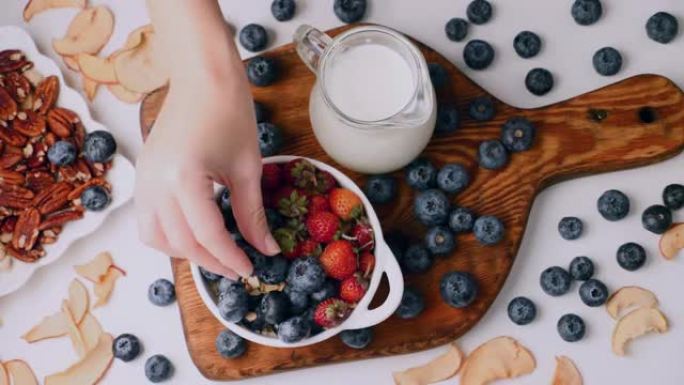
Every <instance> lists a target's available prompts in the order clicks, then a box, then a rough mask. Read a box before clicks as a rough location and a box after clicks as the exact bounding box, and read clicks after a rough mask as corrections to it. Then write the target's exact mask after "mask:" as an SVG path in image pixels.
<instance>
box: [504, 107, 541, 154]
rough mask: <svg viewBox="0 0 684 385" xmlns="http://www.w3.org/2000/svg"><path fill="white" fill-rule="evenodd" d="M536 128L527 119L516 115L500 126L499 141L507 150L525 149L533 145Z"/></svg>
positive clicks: (517, 150)
mask: <svg viewBox="0 0 684 385" xmlns="http://www.w3.org/2000/svg"><path fill="white" fill-rule="evenodd" d="M536 136H537V128H536V127H535V126H534V124H532V122H530V121H529V120H527V119H525V118H523V117H521V116H516V117H513V118H510V119H508V120H507V121H506V123H504V124H503V126H501V142H502V143H503V145H504V146H505V147H506V149H507V150H508V151H511V152H522V151H527V150H529V149H530V148H532V145H534V140H535V138H536Z"/></svg>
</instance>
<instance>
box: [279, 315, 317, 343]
mask: <svg viewBox="0 0 684 385" xmlns="http://www.w3.org/2000/svg"><path fill="white" fill-rule="evenodd" d="M310 333H311V322H309V320H308V319H306V317H303V316H295V317H292V318H289V319H287V320H285V321H283V322H281V323H280V324H278V338H280V340H281V341H283V342H285V343H288V344H291V343H295V342H299V341H301V340H303V339H304V338H306V337H308V336H309V334H310Z"/></svg>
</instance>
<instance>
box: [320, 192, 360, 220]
mask: <svg viewBox="0 0 684 385" xmlns="http://www.w3.org/2000/svg"><path fill="white" fill-rule="evenodd" d="M328 202H329V203H330V209H331V210H332V212H333V213H335V215H337V216H338V217H340V218H342V219H343V220H345V221H348V220H350V219H353V218H356V217H358V216H359V215H361V213H362V212H363V202H361V199H360V198H359V197H358V196H357V195H356V194H354V193H353V192H352V191H351V190H348V189H346V188H339V187H338V188H334V189H332V190H331V191H330V195H329V196H328Z"/></svg>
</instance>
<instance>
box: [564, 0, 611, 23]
mask: <svg viewBox="0 0 684 385" xmlns="http://www.w3.org/2000/svg"><path fill="white" fill-rule="evenodd" d="M570 13H571V14H572V18H573V19H575V22H576V23H577V24H579V25H591V24H594V23H596V22H597V21H598V20H599V19H600V18H601V15H602V14H603V7H602V6H601V1H600V0H575V2H574V3H573V4H572V8H571V10H570Z"/></svg>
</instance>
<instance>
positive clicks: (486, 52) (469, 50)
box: [463, 39, 494, 70]
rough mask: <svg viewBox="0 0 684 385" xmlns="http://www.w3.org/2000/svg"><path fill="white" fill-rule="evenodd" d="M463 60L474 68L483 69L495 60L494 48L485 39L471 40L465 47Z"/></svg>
mask: <svg viewBox="0 0 684 385" xmlns="http://www.w3.org/2000/svg"><path fill="white" fill-rule="evenodd" d="M463 60H464V61H465V63H466V65H467V66H468V67H470V68H471V69H474V70H483V69H485V68H487V67H489V65H490V64H492V62H493V61H494V48H492V46H491V44H489V43H487V42H486V41H484V40H477V39H476V40H471V41H469V42H468V44H466V46H465V48H464V49H463Z"/></svg>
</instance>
